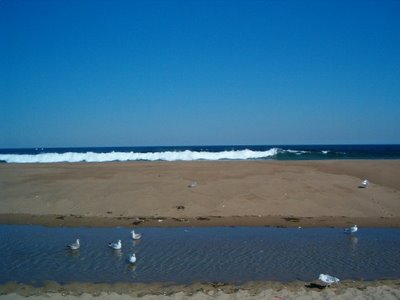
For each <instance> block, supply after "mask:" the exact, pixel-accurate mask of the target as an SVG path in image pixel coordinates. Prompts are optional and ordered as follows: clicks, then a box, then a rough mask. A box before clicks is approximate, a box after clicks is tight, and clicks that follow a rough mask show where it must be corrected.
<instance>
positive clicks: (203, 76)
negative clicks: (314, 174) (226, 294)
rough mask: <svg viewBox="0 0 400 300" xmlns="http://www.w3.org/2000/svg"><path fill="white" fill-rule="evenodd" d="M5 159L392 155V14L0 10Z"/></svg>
mask: <svg viewBox="0 0 400 300" xmlns="http://www.w3.org/2000/svg"><path fill="white" fill-rule="evenodd" d="M0 121H1V123H0V124H1V125H0V126H1V127H0V147H1V148H8V147H62V146H66V147H68V146H71V147H72V146H138V145H143V146H146V145H221V144H334V143H344V144H348V143H350V144H352V143H400V1H390V0H385V1H361V0H360V1H343V0H338V1H317V0H315V1H251V0H250V1H235V0H233V1H200V0H199V1H128V0H126V1H111V0H110V1H100V0H96V1H77V0H76V1H74V0H65V1H62V0H61V1H59V0H57V1H56V0H49V1H39V0H37V1H35V0H27V1H21V0H2V1H0Z"/></svg>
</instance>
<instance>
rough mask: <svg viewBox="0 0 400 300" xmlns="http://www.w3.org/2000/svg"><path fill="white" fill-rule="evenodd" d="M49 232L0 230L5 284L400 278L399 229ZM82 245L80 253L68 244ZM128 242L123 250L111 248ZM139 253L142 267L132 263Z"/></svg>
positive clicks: (25, 228) (40, 229) (27, 228)
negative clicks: (136, 234) (112, 244)
mask: <svg viewBox="0 0 400 300" xmlns="http://www.w3.org/2000/svg"><path fill="white" fill-rule="evenodd" d="M137 232H141V233H143V237H142V240H140V241H138V242H133V241H132V240H131V239H130V229H129V228H48V227H41V226H22V225H1V226H0V241H1V243H0V257H1V260H0V283H5V282H8V281H17V282H21V283H28V284H34V285H40V284H42V283H43V281H45V280H53V281H56V282H59V283H67V282H72V281H81V282H94V283H115V282H144V283H150V282H174V283H192V282H203V281H208V282H209V281H220V282H237V283H242V282H246V281H252V280H278V281H292V280H303V281H310V280H314V279H316V278H317V277H318V275H319V274H320V273H328V274H331V275H334V276H337V277H339V278H341V279H364V280H374V279H384V278H400V229H372V228H361V229H360V230H359V232H358V233H357V234H356V235H346V234H344V233H343V230H342V229H333V228H311V229H295V228H264V227H256V228H254V227H246V228H244V227H235V228H230V227H213V228H139V229H137ZM76 238H80V240H81V249H80V250H77V251H70V250H68V249H67V248H66V245H67V244H68V243H71V242H73V241H74V240H75V239H76ZM118 239H121V240H122V250H121V251H114V250H112V249H110V248H109V247H108V246H107V244H108V243H109V242H111V241H116V240H118ZM133 252H134V253H136V256H137V259H138V260H137V263H136V265H135V266H131V265H129V264H128V262H127V256H128V254H130V253H133Z"/></svg>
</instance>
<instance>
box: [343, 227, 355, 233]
mask: <svg viewBox="0 0 400 300" xmlns="http://www.w3.org/2000/svg"><path fill="white" fill-rule="evenodd" d="M357 230H358V227H357V225H354V226H351V227H349V228H345V230H344V233H350V234H352V233H356V232H357Z"/></svg>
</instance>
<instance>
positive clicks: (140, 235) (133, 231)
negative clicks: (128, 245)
mask: <svg viewBox="0 0 400 300" xmlns="http://www.w3.org/2000/svg"><path fill="white" fill-rule="evenodd" d="M131 234H132V239H134V240H139V239H140V238H141V237H142V234H141V233H135V230H132V231H131Z"/></svg>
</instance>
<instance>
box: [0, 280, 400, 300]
mask: <svg viewBox="0 0 400 300" xmlns="http://www.w3.org/2000/svg"><path fill="white" fill-rule="evenodd" d="M26 297H29V299H48V298H51V299H114V300H117V299H134V298H140V299H143V300H147V299H171V300H178V299H199V300H203V299H378V298H379V299H399V298H400V281H399V280H380V281H371V282H364V281H357V282H354V281H344V282H341V283H340V284H339V285H336V286H333V285H332V286H331V287H325V286H323V285H321V284H320V283H318V282H291V283H279V282H253V283H247V284H244V285H240V286H237V285H231V284H221V283H208V284H207V283H199V284H192V285H189V286H175V285H169V286H168V285H160V284H147V285H144V284H114V285H108V284H84V283H71V284H66V285H59V284H56V283H54V282H48V283H47V284H46V285H44V286H43V287H32V286H28V285H20V284H16V283H8V284H6V285H2V286H0V299H25V298H26Z"/></svg>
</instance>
